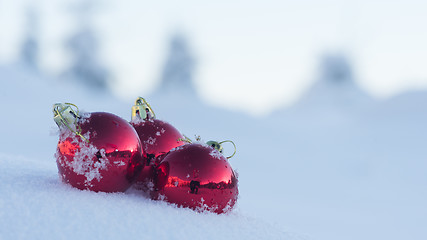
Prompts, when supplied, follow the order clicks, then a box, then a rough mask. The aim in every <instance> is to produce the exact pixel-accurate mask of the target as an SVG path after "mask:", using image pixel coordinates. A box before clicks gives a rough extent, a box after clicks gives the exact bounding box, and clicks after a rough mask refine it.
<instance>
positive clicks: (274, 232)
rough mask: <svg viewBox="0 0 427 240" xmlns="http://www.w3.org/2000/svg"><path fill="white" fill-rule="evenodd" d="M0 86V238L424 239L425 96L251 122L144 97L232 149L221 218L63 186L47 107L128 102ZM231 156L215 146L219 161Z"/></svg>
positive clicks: (26, 82) (16, 83)
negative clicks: (234, 190) (233, 179)
mask: <svg viewBox="0 0 427 240" xmlns="http://www.w3.org/2000/svg"><path fill="white" fill-rule="evenodd" d="M0 81H1V88H0V106H1V108H0V109H1V110H2V118H1V121H0V123H1V124H0V130H1V133H2V136H3V137H2V138H0V146H1V149H0V239H58V238H60V239H77V238H85V239H87V238H93V239H101V238H102V239H113V238H114V239H117V238H120V239H122V238H129V237H132V238H141V239H320V240H334V239H337V240H342V239H350V240H351V239H358V240H359V239H412V240H417V239H420V240H421V239H427V229H426V228H425V226H426V224H427V188H426V186H427V159H426V156H427V148H426V145H425V144H426V140H425V139H426V136H427V124H426V122H427V106H426V104H425V103H426V102H427V93H425V92H419V93H408V94H405V95H402V96H399V97H396V98H394V99H391V100H388V101H386V102H378V101H375V100H372V101H364V100H363V99H361V102H364V103H363V104H358V105H357V109H356V108H355V109H353V108H351V107H348V108H346V109H345V111H344V110H343V106H342V103H341V102H340V103H339V104H337V105H338V106H336V105H333V103H334V102H339V101H340V99H339V97H338V99H335V100H333V101H330V102H329V104H328V105H325V104H323V105H319V106H316V105H315V104H322V103H319V102H318V101H310V102H306V103H302V104H306V106H300V107H299V109H288V110H281V111H278V112H276V113H274V114H272V115H271V116H266V117H265V118H262V119H255V118H251V117H248V116H246V115H243V114H240V113H236V112H228V111H225V110H221V109H216V108H214V107H211V106H206V105H205V104H203V103H200V100H199V99H198V98H197V96H195V95H191V94H187V95H182V94H179V93H173V92H169V93H167V94H161V93H158V94H156V95H153V96H143V97H146V99H147V100H148V101H149V103H150V105H151V106H152V107H153V109H154V111H155V112H156V115H157V117H158V118H159V119H161V120H166V121H168V122H170V123H171V124H173V125H174V126H175V127H177V128H178V129H179V130H180V131H181V132H182V133H184V134H185V135H187V136H189V137H191V138H194V135H200V136H201V137H202V139H203V141H207V140H215V141H223V140H227V139H230V140H233V142H234V143H235V144H236V146H237V154H236V155H235V157H233V158H231V159H230V163H231V165H232V166H233V168H235V169H236V170H237V172H238V174H239V192H240V197H239V200H238V202H237V205H236V207H235V209H234V210H233V211H232V212H231V213H230V214H224V215H216V214H212V213H197V212H194V211H192V210H189V209H183V208H177V207H174V206H172V205H168V204H166V203H164V202H160V201H152V200H149V199H147V198H145V197H144V196H143V195H142V194H141V193H139V192H137V191H135V190H132V189H131V190H129V191H128V192H126V193H114V194H110V193H108V194H107V193H94V192H89V191H80V190H77V189H74V188H72V187H70V186H68V185H66V184H63V183H62V182H61V181H60V179H59V177H58V173H57V168H56V162H55V158H54V153H55V151H56V144H57V140H58V135H57V131H58V130H57V127H56V125H55V123H54V121H53V117H52V116H53V115H52V104H53V103H56V102H71V103H74V104H76V105H77V106H79V108H81V110H85V111H88V112H94V111H107V112H111V113H114V114H116V115H118V116H121V117H123V118H125V119H127V120H130V115H131V107H132V105H133V102H129V103H124V102H120V101H119V100H117V99H114V98H113V97H112V96H110V95H109V94H106V93H99V92H98V93H92V92H90V91H88V90H85V89H84V88H82V87H79V86H73V85H66V84H65V83H58V82H55V81H53V80H51V79H47V78H45V77H42V76H38V75H37V74H34V73H31V72H28V71H25V70H23V69H21V68H20V67H17V66H8V67H5V66H3V67H0ZM317 89H321V90H317V91H330V90H328V88H324V87H322V88H317ZM334 92H336V90H332V91H330V92H329V93H328V92H326V93H327V94H334ZM327 94H326V95H327ZM318 95H320V96H325V93H322V94H318ZM136 97H138V96H135V98H136ZM354 98H355V99H353V100H352V101H356V102H357V101H358V99H357V96H355V97H354ZM320 102H321V101H320ZM307 104H311V105H310V106H307ZM297 106H298V105H297ZM318 109H322V111H319V110H318ZM233 150H234V149H233V148H232V147H231V146H228V145H225V146H224V155H226V156H228V155H231V154H232V153H233Z"/></svg>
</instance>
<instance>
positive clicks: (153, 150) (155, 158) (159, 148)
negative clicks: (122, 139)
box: [131, 97, 185, 190]
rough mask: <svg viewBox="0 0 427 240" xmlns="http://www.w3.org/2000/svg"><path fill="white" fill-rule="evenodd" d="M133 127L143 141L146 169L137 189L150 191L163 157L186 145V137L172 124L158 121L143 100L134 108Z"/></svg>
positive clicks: (137, 183) (139, 179)
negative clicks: (172, 150) (155, 171)
mask: <svg viewBox="0 0 427 240" xmlns="http://www.w3.org/2000/svg"><path fill="white" fill-rule="evenodd" d="M131 125H132V126H133V127H134V128H135V130H136V132H137V133H138V136H139V139H140V140H141V146H142V150H143V152H144V158H145V160H146V163H145V165H146V167H145V168H144V170H143V171H142V173H141V174H140V176H139V177H138V180H137V181H136V184H135V186H136V188H139V189H142V190H148V186H147V185H152V181H153V180H154V170H155V167H156V166H157V165H158V163H159V159H160V157H161V155H164V154H166V153H168V152H169V150H171V149H173V148H176V147H178V146H181V145H184V144H185V142H184V141H183V139H184V136H183V135H182V134H181V133H180V132H179V131H178V130H177V129H176V128H175V127H173V126H172V125H171V124H169V123H167V122H165V121H162V120H159V119H156V118H155V115H154V112H153V111H152V109H151V107H150V105H149V104H148V103H147V102H146V101H145V99H143V98H141V97H140V98H138V99H137V100H136V102H135V106H133V108H132V121H131Z"/></svg>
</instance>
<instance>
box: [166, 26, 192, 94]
mask: <svg viewBox="0 0 427 240" xmlns="http://www.w3.org/2000/svg"><path fill="white" fill-rule="evenodd" d="M194 67H195V60H194V57H193V55H192V54H191V50H190V47H189V44H188V41H187V38H186V37H185V36H184V35H183V34H182V33H175V34H174V35H173V36H172V37H171V40H170V43H169V53H168V56H167V58H166V62H165V65H164V67H163V71H162V75H161V81H160V87H159V89H158V90H159V91H166V92H170V91H175V92H176V91H179V92H182V93H186V94H195V92H196V91H195V88H194V82H193V72H194Z"/></svg>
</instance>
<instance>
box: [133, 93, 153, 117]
mask: <svg viewBox="0 0 427 240" xmlns="http://www.w3.org/2000/svg"><path fill="white" fill-rule="evenodd" d="M137 118H139V119H144V120H148V119H153V118H156V114H155V113H154V111H153V109H152V108H151V106H150V104H149V103H148V102H147V101H146V100H145V99H144V98H142V97H138V98H137V99H136V100H135V105H134V106H133V107H132V120H135V119H137Z"/></svg>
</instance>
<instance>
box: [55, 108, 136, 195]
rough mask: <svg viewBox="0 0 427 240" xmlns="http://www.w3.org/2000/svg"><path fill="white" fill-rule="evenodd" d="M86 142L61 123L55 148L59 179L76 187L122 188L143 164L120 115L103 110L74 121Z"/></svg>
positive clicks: (134, 176) (126, 187)
mask: <svg viewBox="0 0 427 240" xmlns="http://www.w3.org/2000/svg"><path fill="white" fill-rule="evenodd" d="M77 126H78V128H79V127H80V128H81V134H82V135H83V136H85V137H86V138H88V140H89V143H87V142H85V141H84V140H83V139H82V138H81V137H79V136H77V135H76V134H74V133H72V132H71V131H70V130H69V129H68V128H66V127H64V126H62V127H61V131H60V136H59V142H58V148H57V152H56V159H57V161H56V162H57V166H58V172H59V175H60V177H61V179H62V180H63V181H64V182H66V183H69V184H70V185H72V186H73V187H76V188H78V189H88V190H92V191H102V192H123V191H126V190H127V189H128V188H129V187H130V186H131V184H132V183H133V182H134V181H135V180H136V178H137V176H138V175H139V173H140V172H141V170H142V168H143V167H144V161H143V153H142V149H141V144H140V141H139V138H138V135H137V133H136V132H135V129H134V128H133V127H132V126H131V125H130V124H129V123H128V122H127V121H126V120H124V119H122V118H120V117H118V116H116V115H114V114H111V113H105V112H96V113H91V114H90V116H89V117H83V118H82V119H79V120H78V122H77Z"/></svg>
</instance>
